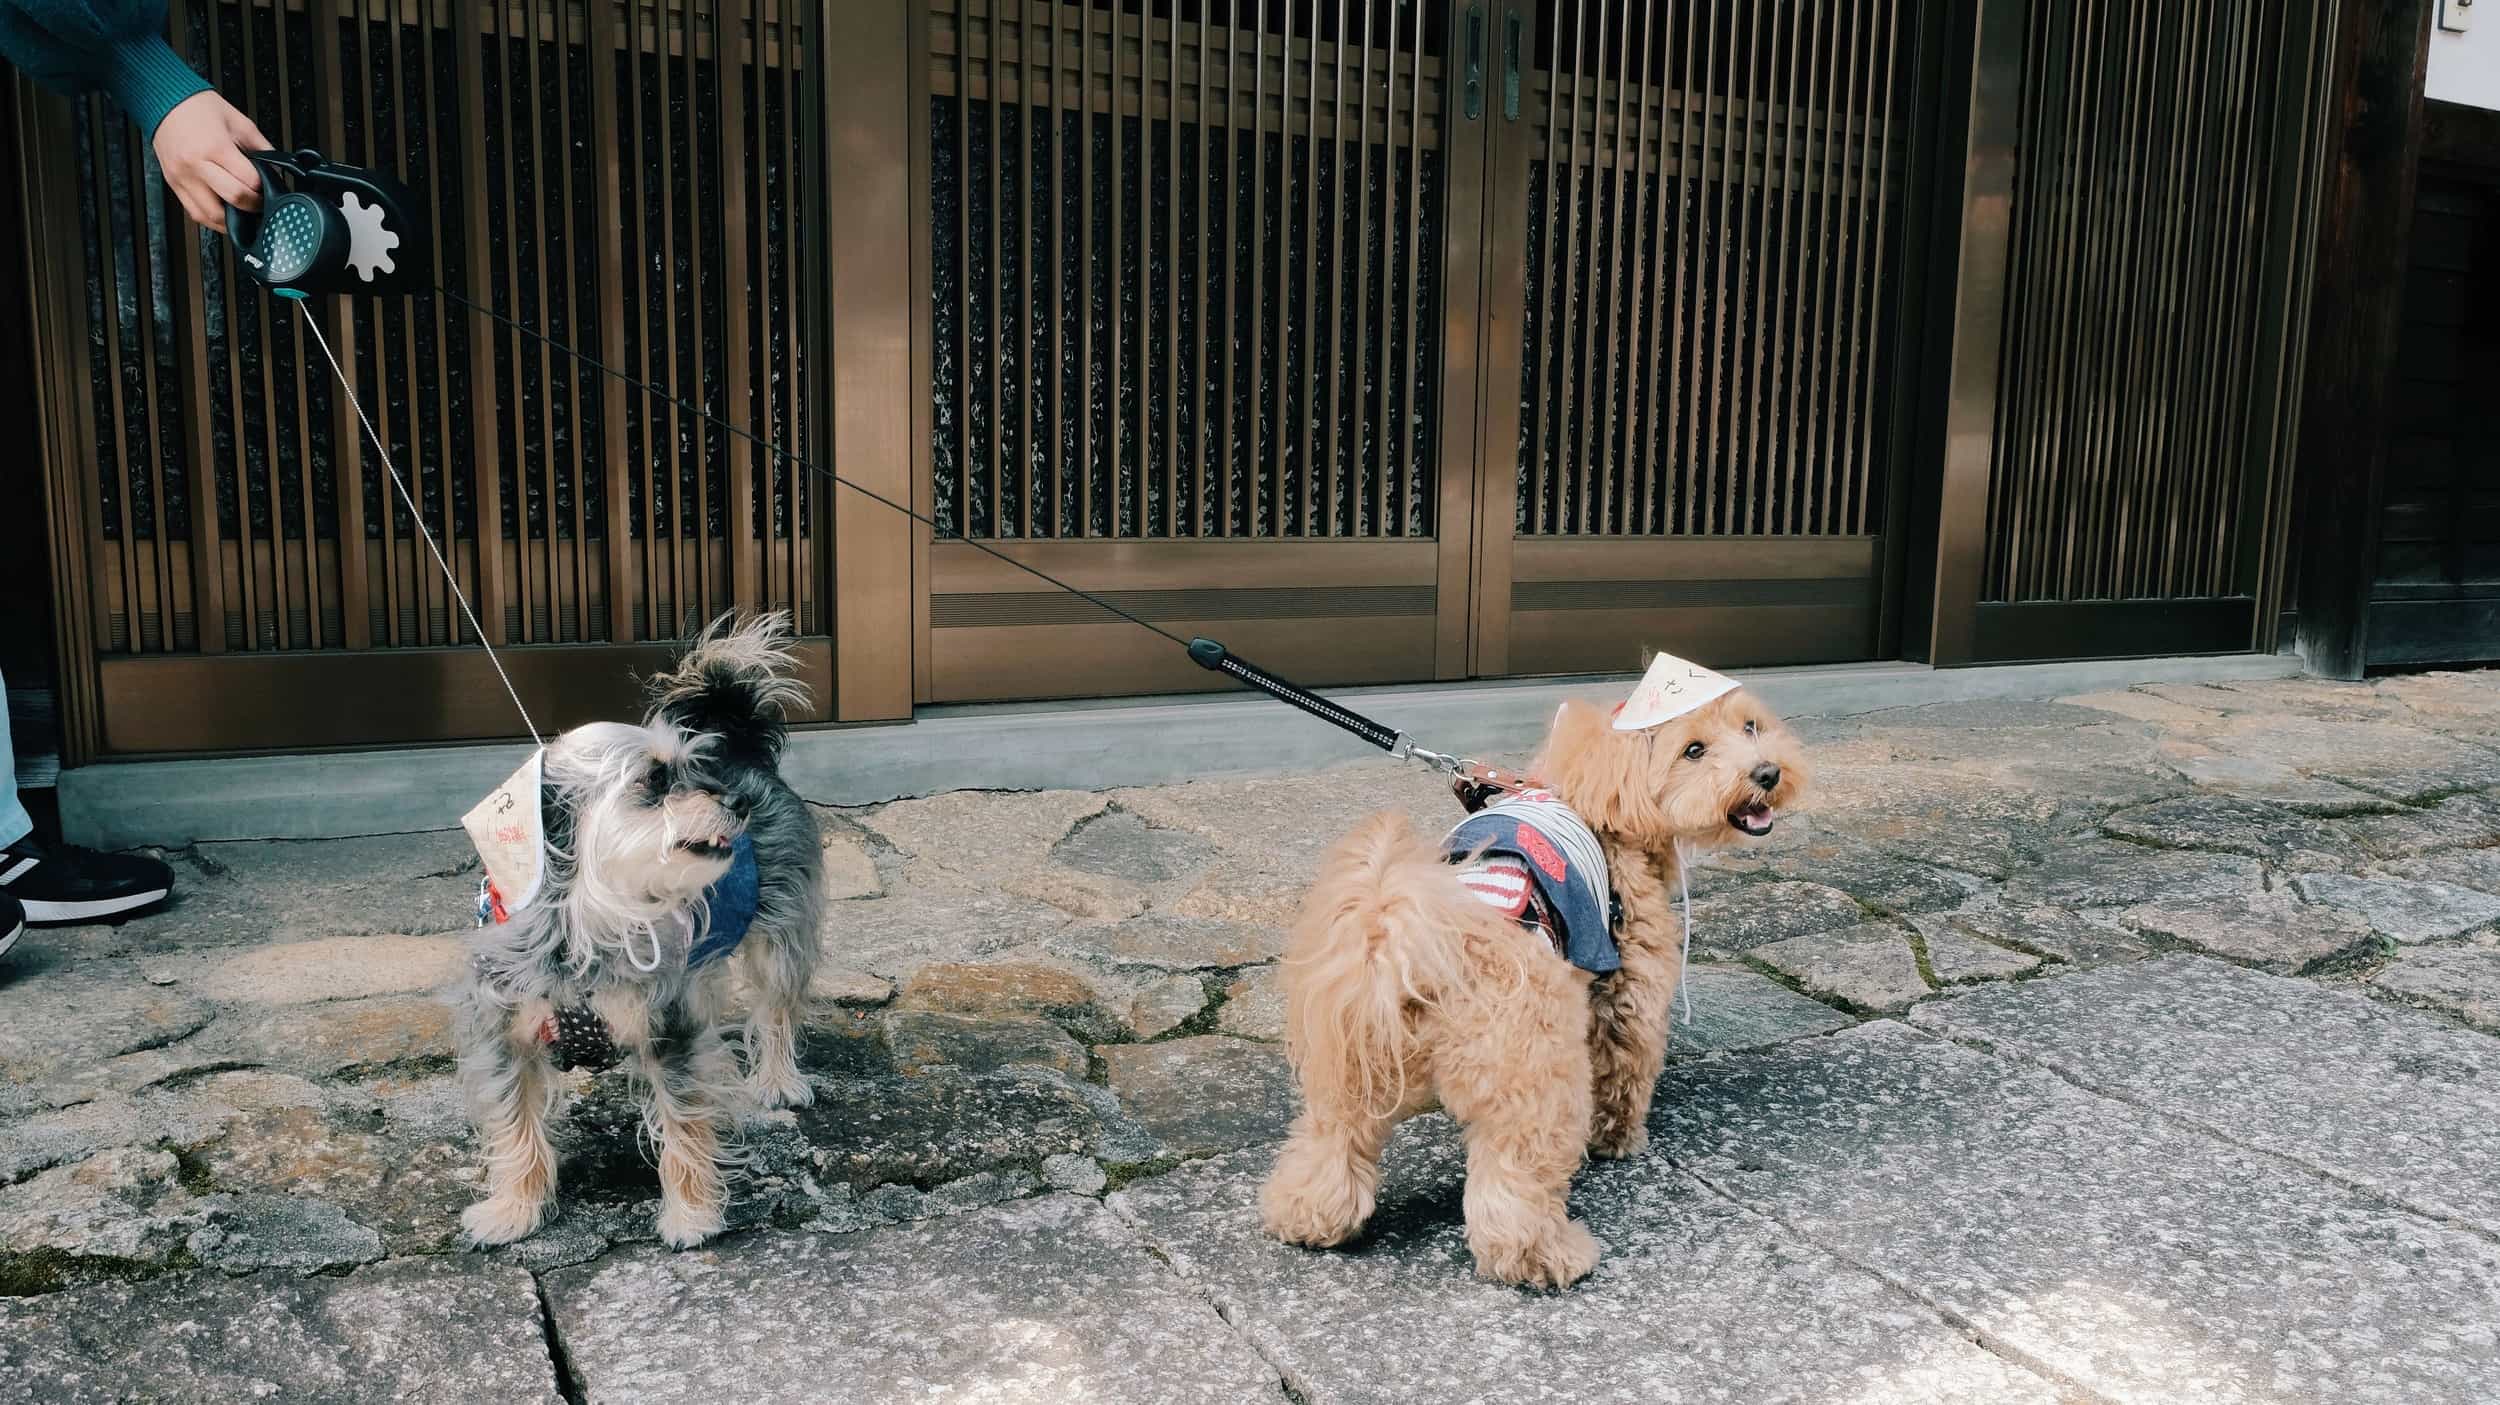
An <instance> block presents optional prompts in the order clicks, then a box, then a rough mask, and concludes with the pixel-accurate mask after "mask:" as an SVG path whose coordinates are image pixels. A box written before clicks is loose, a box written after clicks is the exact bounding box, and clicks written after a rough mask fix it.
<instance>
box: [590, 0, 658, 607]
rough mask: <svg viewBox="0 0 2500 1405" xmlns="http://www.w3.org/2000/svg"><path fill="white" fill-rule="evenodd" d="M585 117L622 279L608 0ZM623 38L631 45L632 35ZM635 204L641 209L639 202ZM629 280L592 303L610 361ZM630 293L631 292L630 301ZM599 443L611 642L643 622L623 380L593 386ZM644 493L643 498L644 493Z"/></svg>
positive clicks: (593, 43)
mask: <svg viewBox="0 0 2500 1405" xmlns="http://www.w3.org/2000/svg"><path fill="white" fill-rule="evenodd" d="M588 38H589V41H590V45H589V57H588V60H587V62H588V63H589V65H590V124H591V129H592V130H593V131H595V132H599V133H602V134H604V137H603V139H602V140H600V141H599V142H598V144H597V148H596V150H595V151H594V152H593V153H592V155H591V170H592V179H593V182H594V189H595V190H596V192H597V194H596V195H595V197H594V199H595V202H596V203H595V204H594V206H593V208H594V209H596V210H598V211H599V212H600V215H601V217H600V219H599V221H598V224H599V266H600V268H602V269H603V270H609V271H611V273H612V275H613V276H615V277H616V278H618V279H620V280H625V279H627V278H628V276H629V275H628V274H627V272H626V268H625V250H624V232H623V221H624V214H625V211H626V209H627V208H628V207H627V205H626V204H625V197H624V186H625V182H624V172H623V163H624V159H625V143H624V142H623V141H622V140H620V139H619V134H620V133H621V131H622V128H621V127H620V126H619V125H618V122H617V109H618V104H617V100H616V59H615V55H616V53H617V51H618V48H619V39H620V37H619V35H618V34H617V33H616V10H615V8H614V7H613V5H611V4H610V3H609V0H591V5H590V33H589V36H588ZM624 42H625V44H626V46H627V48H628V51H629V52H630V45H631V36H625V39H624ZM641 136H642V128H641V125H640V124H639V123H637V124H636V125H635V127H634V132H633V137H634V141H635V142H636V144H637V145H638V144H639V143H640V140H641ZM633 208H640V207H639V205H636V206H634V207H633ZM629 286H630V284H629V283H621V284H620V286H619V287H618V288H617V290H616V291H617V296H616V298H615V300H614V301H613V302H612V303H608V304H603V305H601V306H600V307H599V308H598V309H597V315H598V322H599V359H600V360H602V361H605V362H606V363H607V364H609V365H611V366H623V365H624V364H625V315H626V314H625V309H626V308H628V307H634V306H639V305H640V303H641V300H640V299H639V298H635V297H633V296H632V294H631V293H629V292H628V291H627V288H628V287H629ZM628 299H631V300H630V301H628ZM599 406H600V433H601V442H602V443H603V444H604V445H605V446H606V448H605V451H604V452H603V453H602V454H601V455H600V458H601V461H602V463H603V464H604V465H605V468H606V473H607V491H606V493H605V494H604V506H605V507H606V509H607V512H606V517H607V522H606V526H605V530H604V531H603V532H602V533H601V536H602V537H603V538H605V542H604V545H605V546H606V548H607V550H606V558H607V572H606V574H607V602H608V638H609V640H610V641H612V642H615V643H626V642H629V641H631V640H634V639H638V638H640V637H641V635H642V631H641V629H639V628H638V627H637V626H636V623H635V620H634V600H635V593H636V586H635V576H636V571H635V562H634V542H633V527H632V514H631V511H630V507H631V503H630V502H629V498H630V496H631V494H630V492H629V490H628V488H627V486H626V483H627V479H628V477H629V476H630V475H631V474H632V473H633V472H634V468H635V465H634V464H633V460H632V458H631V455H630V451H629V450H628V448H627V444H626V430H625V407H626V395H625V387H623V386H622V385H617V384H612V383H602V384H601V385H600V386H599ZM646 500H647V499H646Z"/></svg>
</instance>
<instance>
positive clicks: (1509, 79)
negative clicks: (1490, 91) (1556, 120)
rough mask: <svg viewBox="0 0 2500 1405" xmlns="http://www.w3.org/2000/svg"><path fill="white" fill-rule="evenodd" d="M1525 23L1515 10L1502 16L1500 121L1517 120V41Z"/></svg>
mask: <svg viewBox="0 0 2500 1405" xmlns="http://www.w3.org/2000/svg"><path fill="white" fill-rule="evenodd" d="M1525 23H1526V22H1525V21H1523V20H1521V19H1520V18H1519V12H1518V11H1517V10H1508V11H1505V12H1503V15H1502V120H1503V121H1505V122H1516V121H1518V120H1519V39H1520V30H1521V29H1522V28H1523V27H1524V26H1525Z"/></svg>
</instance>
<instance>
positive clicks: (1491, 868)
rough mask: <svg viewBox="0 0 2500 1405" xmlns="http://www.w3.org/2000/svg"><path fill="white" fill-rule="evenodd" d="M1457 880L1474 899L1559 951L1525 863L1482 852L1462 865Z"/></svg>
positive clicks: (1554, 934)
mask: <svg viewBox="0 0 2500 1405" xmlns="http://www.w3.org/2000/svg"><path fill="white" fill-rule="evenodd" d="M1458 881H1459V882H1461V883H1463V884H1465V885H1466V887H1467V891H1468V892H1470V893H1473V894H1475V895H1476V900H1477V901H1479V902H1482V903H1484V904H1486V905H1487V906H1489V907H1491V908H1492V909H1493V910H1494V911H1496V912H1498V913H1500V914H1502V915H1503V916H1504V917H1507V918H1509V919H1510V920H1511V921H1513V922H1516V923H1518V924H1519V925H1520V926H1522V927H1525V928H1527V929H1528V930H1529V931H1531V932H1534V933H1536V934H1537V935H1538V936H1540V937H1543V938H1545V944H1546V945H1548V946H1550V947H1552V948H1553V949H1554V951H1555V952H1556V954H1558V955H1559V954H1560V953H1561V952H1562V949H1563V948H1562V942H1561V941H1560V940H1558V939H1557V936H1556V933H1555V931H1554V924H1553V922H1552V921H1551V920H1550V919H1549V918H1548V917H1547V916H1546V912H1545V904H1544V903H1543V902H1542V901H1540V900H1539V899H1538V897H1537V891H1536V881H1535V880H1534V879H1533V878H1531V877H1530V876H1529V874H1528V865H1527V864H1526V863H1524V862H1522V861H1521V860H1519V859H1517V858H1514V857H1512V856H1511V855H1509V854H1486V855H1484V856H1483V857H1481V858H1479V859H1477V860H1476V861H1475V862H1474V863H1471V864H1466V865H1464V866H1462V867H1461V868H1460V869H1459V870H1458Z"/></svg>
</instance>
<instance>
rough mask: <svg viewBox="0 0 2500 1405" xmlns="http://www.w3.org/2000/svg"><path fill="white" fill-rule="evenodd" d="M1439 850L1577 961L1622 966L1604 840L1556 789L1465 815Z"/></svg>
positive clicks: (1478, 888)
mask: <svg viewBox="0 0 2500 1405" xmlns="http://www.w3.org/2000/svg"><path fill="white" fill-rule="evenodd" d="M1441 853H1442V857H1444V858H1445V859H1447V860H1448V861H1450V862H1451V863H1455V864H1461V865H1463V866H1464V869H1463V876H1464V881H1465V882H1466V884H1467V890H1468V891H1469V892H1470V893H1472V894H1474V895H1475V896H1476V897H1477V898H1479V899H1481V900H1483V901H1484V902H1487V903H1490V904H1492V905H1493V906H1494V907H1496V908H1499V909H1501V910H1502V911H1504V912H1505V913H1507V914H1508V915H1510V916H1512V917H1514V918H1517V919H1518V920H1519V922H1520V924H1521V925H1522V926H1526V927H1532V928H1536V929H1538V930H1540V931H1542V932H1544V933H1545V935H1546V938H1547V940H1549V941H1550V942H1552V943H1553V945H1554V949H1555V950H1556V951H1557V952H1559V953H1560V954H1561V955H1562V956H1563V958H1564V959H1565V960H1567V961H1569V962H1570V963H1571V964H1572V965H1574V966H1577V967H1579V968H1580V969H1581V970H1583V971H1588V972H1590V973H1592V974H1595V975H1601V976H1602V975H1605V974H1607V973H1609V972H1612V971H1618V970H1621V969H1622V968H1623V954H1622V953H1621V952H1620V951H1618V950H1616V949H1615V933H1614V923H1613V921H1612V918H1613V908H1614V890H1613V886H1612V884H1611V883H1610V882H1609V880H1608V877H1607V873H1606V849H1605V846H1604V845H1602V844H1600V843H1598V842H1597V835H1596V834H1595V833H1594V832H1593V831H1591V830H1590V829H1589V827H1588V824H1587V822H1586V821H1584V820H1582V819H1581V818H1580V817H1579V816H1578V815H1577V814H1574V813H1573V812H1572V809H1571V807H1570V806H1568V805H1565V804H1564V803H1562V802H1561V801H1560V800H1557V799H1555V798H1554V795H1553V792H1551V791H1546V790H1523V791H1518V792H1516V793H1514V794H1511V795H1507V796H1504V797H1502V798H1501V799H1498V800H1495V801H1493V802H1492V803H1491V804H1488V805H1486V806H1485V807H1484V808H1483V809H1481V810H1479V811H1477V812H1476V813H1474V814H1472V815H1469V816H1468V817H1467V818H1466V819H1463V820H1461V821H1459V822H1458V825H1457V827H1456V828H1454V829H1452V830H1451V831H1450V833H1449V837H1448V838H1446V839H1443V840H1442V841H1441Z"/></svg>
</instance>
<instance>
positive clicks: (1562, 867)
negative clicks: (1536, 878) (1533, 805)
mask: <svg viewBox="0 0 2500 1405" xmlns="http://www.w3.org/2000/svg"><path fill="white" fill-rule="evenodd" d="M1519 851H1520V852H1521V853H1523V854H1526V855H1527V856H1528V860H1529V862H1531V863H1533V864H1535V865H1536V866H1537V869H1538V871H1539V872H1541V873H1543V874H1544V875H1545V876H1546V877H1548V878H1551V879H1553V880H1554V881H1555V882H1557V883H1559V882H1561V881H1562V877H1563V874H1564V873H1565V872H1567V871H1568V866H1567V865H1566V864H1564V863H1563V856H1562V852H1561V851H1560V850H1558V849H1556V848H1555V847H1554V842H1553V841H1552V840H1550V839H1547V838H1546V837H1545V836H1544V835H1542V834H1540V833H1538V832H1537V831H1535V830H1533V829H1530V828H1529V827H1527V826H1526V825H1524V824H1523V825H1521V826H1520V827H1519Z"/></svg>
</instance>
